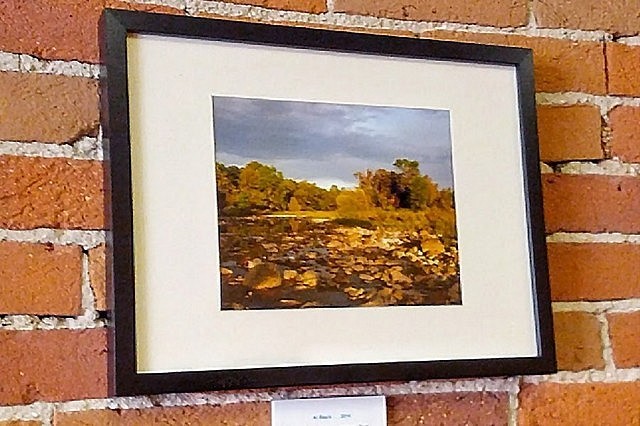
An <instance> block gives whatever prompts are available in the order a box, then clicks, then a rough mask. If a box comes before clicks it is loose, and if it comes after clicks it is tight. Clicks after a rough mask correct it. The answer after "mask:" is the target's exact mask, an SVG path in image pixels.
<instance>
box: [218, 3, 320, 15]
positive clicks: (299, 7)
mask: <svg viewBox="0 0 640 426" xmlns="http://www.w3.org/2000/svg"><path fill="white" fill-rule="evenodd" d="M230 2H231V3H238V4H250V5H252V6H260V7H266V8H269V9H280V10H294V11H297V12H309V13H324V12H326V11H327V4H326V2H325V1H324V0H230Z"/></svg>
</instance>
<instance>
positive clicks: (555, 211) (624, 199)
mask: <svg viewBox="0 0 640 426" xmlns="http://www.w3.org/2000/svg"><path fill="white" fill-rule="evenodd" d="M542 187H543V194H544V214H545V223H546V228H547V232H550V233H553V232H559V231H566V232H622V233H636V232H638V231H640V214H639V213H638V212H640V178H637V177H633V176H605V175H560V174H545V175H543V176H542Z"/></svg>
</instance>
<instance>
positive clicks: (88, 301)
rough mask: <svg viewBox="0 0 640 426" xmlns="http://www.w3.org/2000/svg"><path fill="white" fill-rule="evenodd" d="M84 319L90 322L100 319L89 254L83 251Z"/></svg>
mask: <svg viewBox="0 0 640 426" xmlns="http://www.w3.org/2000/svg"><path fill="white" fill-rule="evenodd" d="M81 289H82V317H83V318H86V319H87V320H88V321H95V320H96V319H97V318H98V311H97V310H96V296H95V292H94V291H93V287H92V286H91V278H90V276H89V253H88V251H86V250H83V251H82V287H81Z"/></svg>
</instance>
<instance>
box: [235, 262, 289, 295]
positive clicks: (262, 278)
mask: <svg viewBox="0 0 640 426" xmlns="http://www.w3.org/2000/svg"><path fill="white" fill-rule="evenodd" d="M244 285H245V286H247V287H250V288H253V289H256V290H260V289H267V288H276V287H280V286H281V285H282V275H281V273H280V270H279V269H278V266H277V265H276V264H274V263H268V262H267V263H259V264H257V265H255V266H254V267H253V268H252V269H250V270H249V272H247V275H245V277H244Z"/></svg>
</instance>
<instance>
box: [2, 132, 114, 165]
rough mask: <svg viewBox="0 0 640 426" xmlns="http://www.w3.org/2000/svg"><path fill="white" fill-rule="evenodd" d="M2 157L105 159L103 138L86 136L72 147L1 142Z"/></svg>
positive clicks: (44, 143) (52, 144)
mask: <svg viewBox="0 0 640 426" xmlns="http://www.w3.org/2000/svg"><path fill="white" fill-rule="evenodd" d="M0 155H15V156H21V157H38V158H69V159H73V160H94V161H102V159H103V157H104V154H103V149H102V140H101V138H98V137H90V136H85V137H83V138H81V139H79V140H77V141H76V142H74V143H73V144H72V145H69V144H57V143H46V142H20V141H3V140H0Z"/></svg>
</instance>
